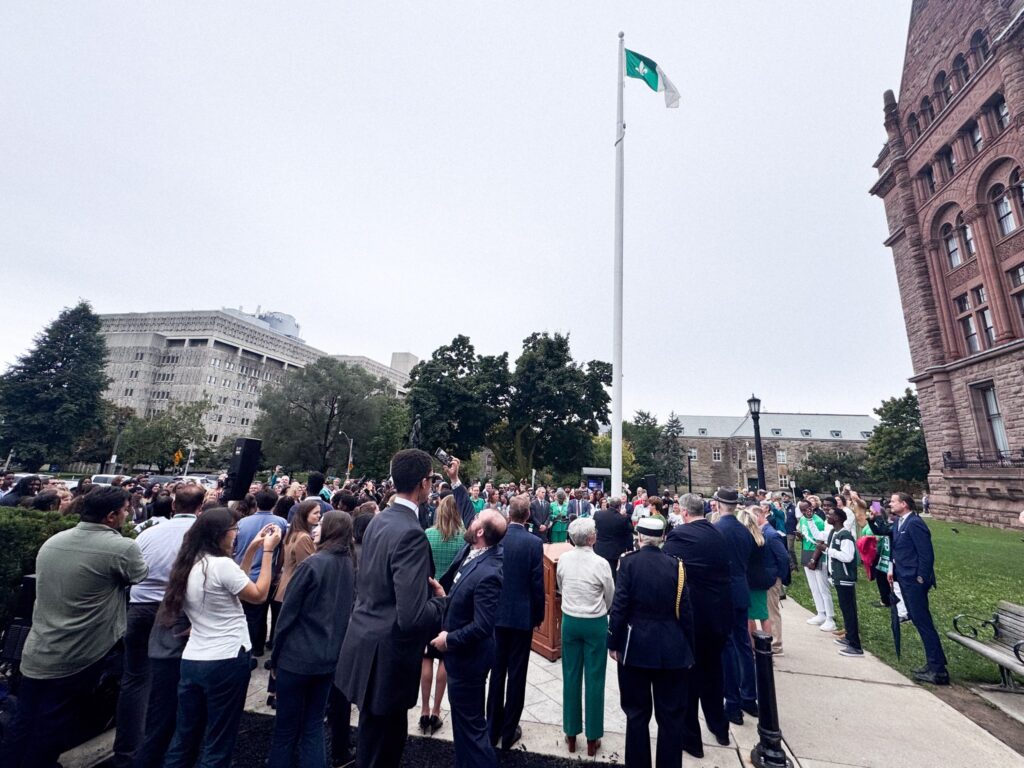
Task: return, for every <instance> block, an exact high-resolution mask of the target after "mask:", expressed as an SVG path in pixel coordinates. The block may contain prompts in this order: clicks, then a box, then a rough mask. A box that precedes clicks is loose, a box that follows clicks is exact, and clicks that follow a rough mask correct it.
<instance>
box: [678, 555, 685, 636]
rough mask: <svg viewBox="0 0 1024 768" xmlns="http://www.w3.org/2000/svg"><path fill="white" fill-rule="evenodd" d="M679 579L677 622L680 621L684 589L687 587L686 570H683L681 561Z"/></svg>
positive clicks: (680, 561)
mask: <svg viewBox="0 0 1024 768" xmlns="http://www.w3.org/2000/svg"><path fill="white" fill-rule="evenodd" d="M678 563H679V578H678V579H677V580H676V620H677V621H678V620H679V604H680V603H681V602H682V600H683V587H684V586H685V585H686V569H685V568H683V561H682V560H679V561H678Z"/></svg>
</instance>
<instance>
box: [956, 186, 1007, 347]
mask: <svg viewBox="0 0 1024 768" xmlns="http://www.w3.org/2000/svg"><path fill="white" fill-rule="evenodd" d="M987 208H988V206H987V205H976V206H974V207H973V208H971V209H970V210H969V211H966V212H964V221H965V222H967V223H968V224H971V225H972V226H971V231H972V232H973V233H974V240H975V247H976V249H977V251H978V266H979V267H981V276H982V279H983V280H984V281H985V292H986V293H987V294H988V306H989V308H990V309H991V310H992V321H993V323H994V324H995V329H996V343H997V344H998V343H1000V342H1003V341H1009V340H1010V339H1012V338H1013V323H1012V321H1011V320H1010V310H1009V307H1008V306H1007V303H1006V289H1005V288H1004V287H1003V279H1002V278H1003V275H1002V270H1001V269H1000V267H999V259H998V258H996V252H995V247H994V246H993V245H992V235H991V232H990V230H989V225H988V216H986V215H985V213H986V209H987Z"/></svg>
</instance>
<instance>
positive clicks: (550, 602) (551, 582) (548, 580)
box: [530, 542, 573, 661]
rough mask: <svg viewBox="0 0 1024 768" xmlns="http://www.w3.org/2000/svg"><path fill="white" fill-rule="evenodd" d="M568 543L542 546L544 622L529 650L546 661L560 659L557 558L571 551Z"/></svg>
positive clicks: (534, 636)
mask: <svg viewBox="0 0 1024 768" xmlns="http://www.w3.org/2000/svg"><path fill="white" fill-rule="evenodd" d="M572 548H573V547H572V544H569V543H568V542H565V543H562V544H545V545H544V621H543V622H541V625H540V626H539V627H537V629H535V630H533V642H532V643H531V644H530V649H531V650H533V651H536V652H537V653H539V654H540V655H541V656H543V657H544V658H545V659H547V660H548V661H557V660H558V659H560V658H562V598H561V597H559V595H558V594H557V592H558V581H557V579H556V578H555V571H556V569H557V568H558V558H559V557H560V556H561V555H562V553H563V552H568V551H569V550H570V549H572Z"/></svg>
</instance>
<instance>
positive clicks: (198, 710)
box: [157, 508, 281, 768]
mask: <svg viewBox="0 0 1024 768" xmlns="http://www.w3.org/2000/svg"><path fill="white" fill-rule="evenodd" d="M237 535H238V525H237V524H236V522H235V517H234V515H232V514H231V512H230V511H229V510H227V509H224V508H215V509H208V510H207V511H205V512H204V513H203V514H202V515H201V516H200V517H199V518H198V519H197V520H196V522H195V524H194V525H193V526H192V527H191V528H189V531H188V533H186V534H185V539H184V541H183V542H182V544H181V550H180V551H179V552H178V556H177V558H176V559H175V561H174V566H173V567H172V568H171V575H170V577H169V579H168V582H167V590H166V592H165V594H164V601H163V604H162V605H161V606H160V613H159V615H158V619H157V620H158V621H162V622H164V623H165V624H167V625H170V624H173V623H174V622H175V620H176V619H177V618H178V616H179V615H180V613H181V612H182V611H184V613H185V615H186V616H187V617H188V620H189V621H190V622H191V624H192V629H191V631H190V633H189V637H188V643H187V644H186V645H185V650H184V652H183V653H182V656H181V680H180V682H179V685H178V717H177V724H176V726H175V731H174V738H173V739H172V740H171V746H170V747H169V748H168V750H167V756H166V758H165V761H164V768H183V767H184V766H186V765H192V764H193V763H194V762H195V761H196V760H197V758H198V763H199V764H200V765H203V766H211V767H212V766H224V768H227V766H229V765H230V764H231V752H232V750H233V749H234V746H235V737H236V736H237V735H238V722H239V719H240V718H241V716H242V707H243V706H244V704H245V696H246V692H247V690H248V688H249V674H250V662H249V652H250V650H251V649H252V643H251V642H250V641H249V628H248V625H247V624H246V621H245V613H244V612H243V611H242V603H241V602H240V600H245V601H246V602H247V603H262V602H264V601H266V599H267V593H268V592H269V591H270V580H271V578H272V576H273V564H272V560H273V556H274V548H275V547H276V546H277V545H278V543H280V541H281V530H280V529H279V528H278V527H277V526H276V525H268V526H266V527H265V528H264V529H263V530H262V531H260V532H259V534H257V536H256V538H255V539H253V541H252V543H251V544H250V545H249V547H248V549H247V550H246V552H245V556H244V558H243V560H242V565H241V566H239V565H238V564H237V563H236V562H235V561H234V559H233V558H232V557H231V553H232V551H233V549H234V546H235V537H236V536H237ZM260 550H262V552H261V555H262V557H263V565H262V566H261V568H260V576H259V579H258V580H257V581H256V582H255V583H254V582H252V581H251V580H250V579H249V576H248V574H249V568H250V566H251V564H252V559H253V556H254V555H255V554H256V552H257V551H260Z"/></svg>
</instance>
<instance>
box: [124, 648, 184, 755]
mask: <svg viewBox="0 0 1024 768" xmlns="http://www.w3.org/2000/svg"><path fill="white" fill-rule="evenodd" d="M149 670H150V681H149V701H148V704H147V705H146V728H145V734H146V738H145V739H144V740H143V742H142V744H140V745H139V748H138V750H136V752H135V759H134V760H133V761H132V768H160V766H162V765H163V764H164V755H166V754H167V748H168V747H169V746H170V745H171V739H172V738H174V726H175V724H176V723H177V721H178V683H179V681H180V679H181V659H150V660H149ZM194 760H195V754H194V753H192V754H190V755H189V756H188V757H187V759H186V761H185V762H186V764H188V765H191V764H192V762H193V761H194Z"/></svg>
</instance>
